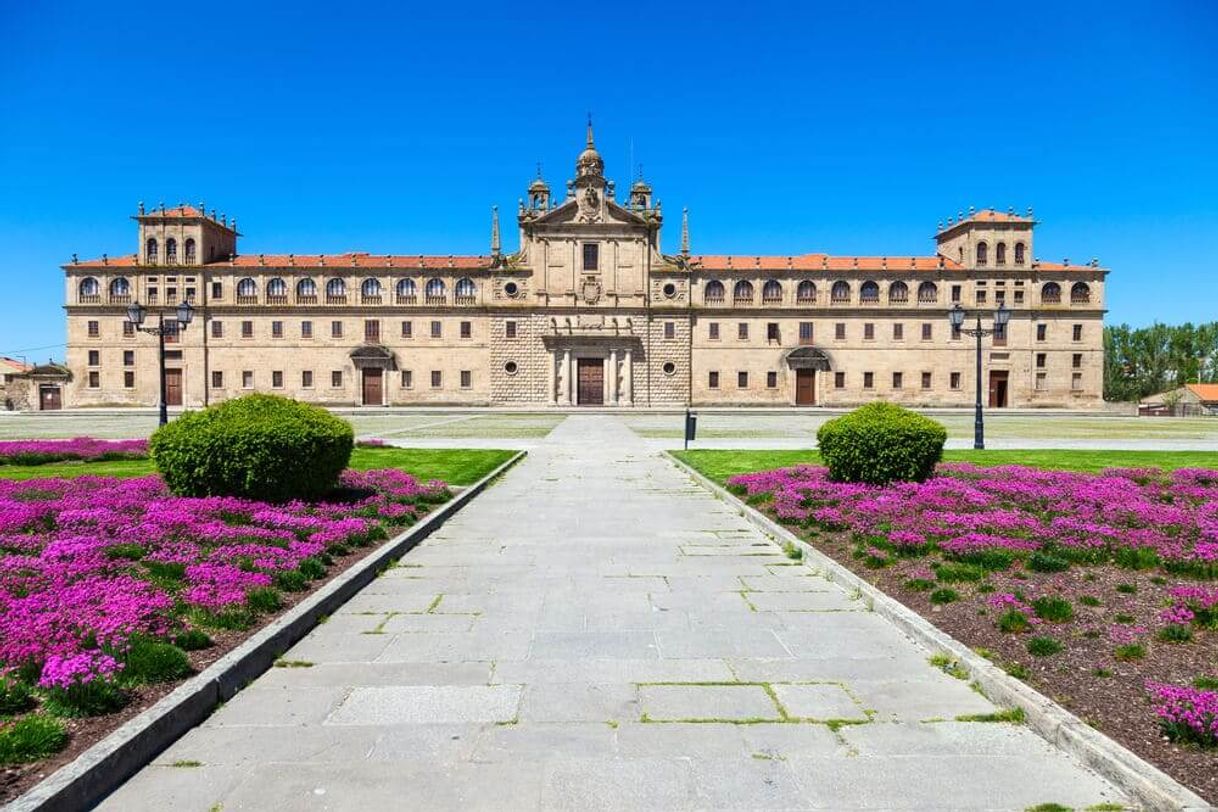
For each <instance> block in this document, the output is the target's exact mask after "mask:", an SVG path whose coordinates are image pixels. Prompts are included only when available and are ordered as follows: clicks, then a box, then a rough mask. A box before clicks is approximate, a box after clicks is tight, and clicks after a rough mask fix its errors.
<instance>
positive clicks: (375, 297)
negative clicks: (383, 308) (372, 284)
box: [359, 293, 381, 305]
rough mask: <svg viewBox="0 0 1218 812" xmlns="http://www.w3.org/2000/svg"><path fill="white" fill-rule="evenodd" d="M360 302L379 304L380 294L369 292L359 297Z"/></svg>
mask: <svg viewBox="0 0 1218 812" xmlns="http://www.w3.org/2000/svg"><path fill="white" fill-rule="evenodd" d="M359 301H360V304H366V305H379V304H380V303H381V294H379V293H369V294H364V295H361V296H360V297H359Z"/></svg>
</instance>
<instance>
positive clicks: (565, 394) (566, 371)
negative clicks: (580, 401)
mask: <svg viewBox="0 0 1218 812" xmlns="http://www.w3.org/2000/svg"><path fill="white" fill-rule="evenodd" d="M573 402H574V401H573V400H572V398H571V350H570V349H565V350H563V351H562V397H561V398H559V403H562V404H563V405H566V406H570V405H571V404H572V403H573Z"/></svg>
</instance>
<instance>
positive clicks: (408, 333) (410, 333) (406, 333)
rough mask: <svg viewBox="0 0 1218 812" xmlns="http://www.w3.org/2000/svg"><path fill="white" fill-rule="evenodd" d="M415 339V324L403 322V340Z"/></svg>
mask: <svg viewBox="0 0 1218 812" xmlns="http://www.w3.org/2000/svg"><path fill="white" fill-rule="evenodd" d="M413 337H414V322H413V321H404V322H402V338H413Z"/></svg>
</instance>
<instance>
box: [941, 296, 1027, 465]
mask: <svg viewBox="0 0 1218 812" xmlns="http://www.w3.org/2000/svg"><path fill="white" fill-rule="evenodd" d="M964 315H965V314H964V308H963V307H961V306H960V304H959V303H958V302H957V303H956V306H955V307H953V308H952V309H951V310H949V311H948V312H947V318H948V319H949V320H950V321H951V323H952V329H953V330H956V331H959V332H961V333H964V334H965V335H970V336H974V337H975V338H976V339H977V404H976V408H975V419H974V420H973V448H977V449H981V448H985V423H984V421H983V420H982V417H981V337H982V336H988V335H993V334H994V333H996V332H998V331H1000V330H1002V329H1004V328H1005V327H1006V326H1007V322H1008V321H1010V320H1011V311H1010V310H1007V306H1006V305H1005V304H1003V303H1002V302H999V303H998V309H997V310H996V311H994V328H993V329H992V330H984V329H982V327H981V313H980V312H978V313H977V326H976V327H975V328H972V329H969V328H966V327H964V326H963V325H964Z"/></svg>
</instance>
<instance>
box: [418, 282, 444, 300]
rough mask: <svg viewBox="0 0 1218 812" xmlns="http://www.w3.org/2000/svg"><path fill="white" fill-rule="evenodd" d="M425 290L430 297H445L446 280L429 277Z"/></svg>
mask: <svg viewBox="0 0 1218 812" xmlns="http://www.w3.org/2000/svg"><path fill="white" fill-rule="evenodd" d="M423 292H424V293H426V294H427V298H428V299H443V298H444V292H445V287H444V280H443V279H428V280H427V286H426V287H424V288H423Z"/></svg>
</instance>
